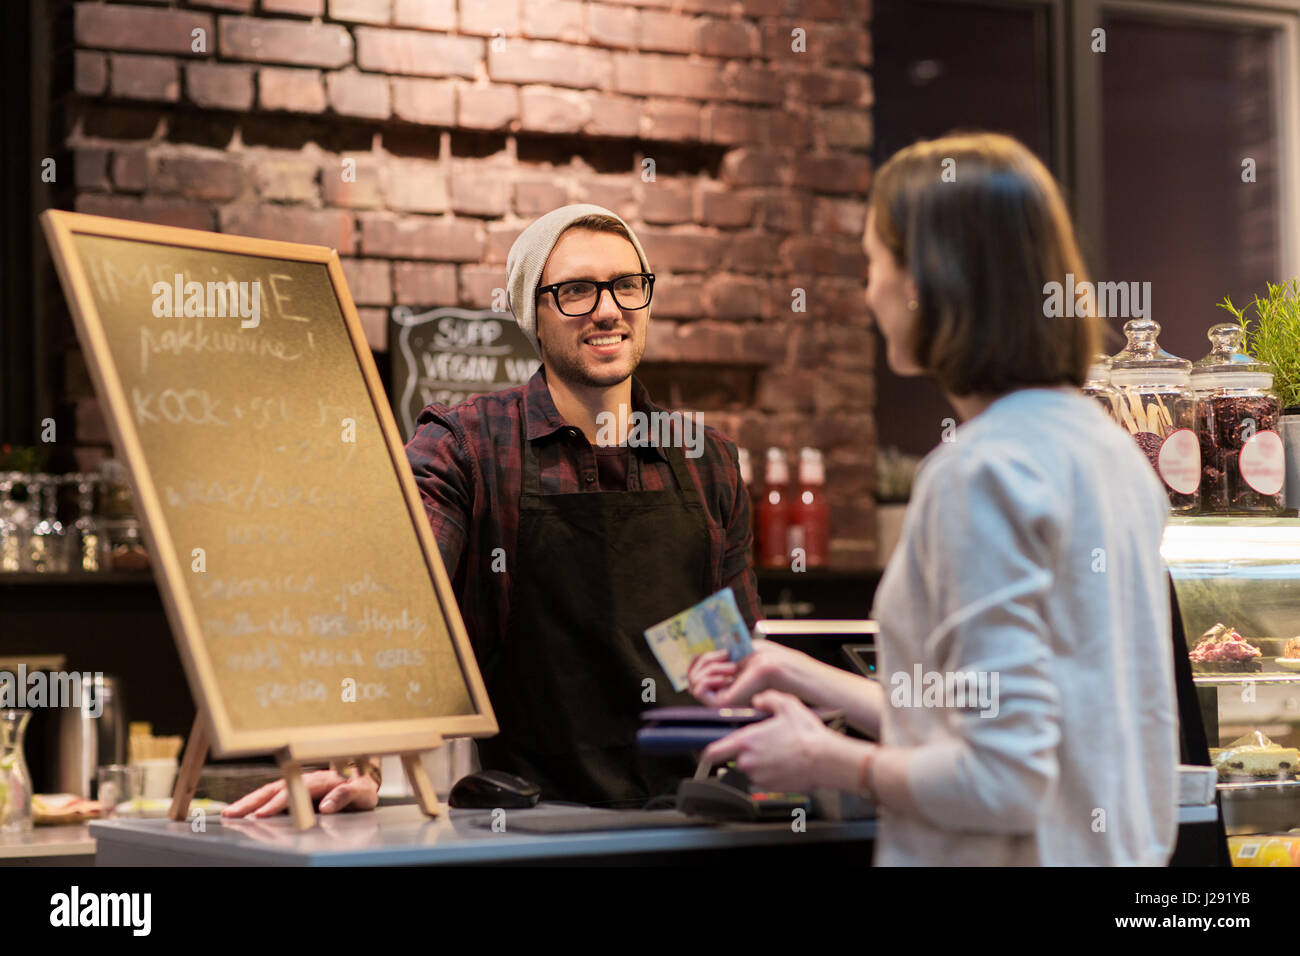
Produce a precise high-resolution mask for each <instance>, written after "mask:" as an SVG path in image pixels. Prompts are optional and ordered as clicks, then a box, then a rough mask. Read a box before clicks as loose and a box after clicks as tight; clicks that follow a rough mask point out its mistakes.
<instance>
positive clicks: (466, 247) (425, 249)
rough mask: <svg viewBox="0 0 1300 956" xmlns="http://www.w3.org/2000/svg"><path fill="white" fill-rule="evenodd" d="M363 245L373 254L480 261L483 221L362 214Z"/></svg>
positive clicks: (365, 250) (394, 256) (442, 217)
mask: <svg viewBox="0 0 1300 956" xmlns="http://www.w3.org/2000/svg"><path fill="white" fill-rule="evenodd" d="M361 248H362V251H363V252H364V253H365V254H366V255H369V256H384V257H392V258H396V257H398V256H400V257H402V258H405V259H437V260H439V261H441V262H478V261H480V260H481V259H482V258H483V230H482V224H481V223H478V222H476V221H474V220H472V219H450V218H448V217H446V216H439V217H436V218H435V217H431V216H394V215H391V214H388V213H362V214H361Z"/></svg>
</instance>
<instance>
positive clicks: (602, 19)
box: [587, 3, 641, 50]
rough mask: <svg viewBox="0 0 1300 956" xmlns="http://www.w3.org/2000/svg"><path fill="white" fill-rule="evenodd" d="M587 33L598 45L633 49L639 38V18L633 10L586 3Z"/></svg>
mask: <svg viewBox="0 0 1300 956" xmlns="http://www.w3.org/2000/svg"><path fill="white" fill-rule="evenodd" d="M587 33H588V35H589V36H590V37H591V42H592V43H595V44H597V45H599V46H612V47H621V48H622V49H625V50H635V49H636V48H637V46H638V44H639V43H640V39H641V19H640V16H639V15H638V14H637V11H635V10H626V9H621V8H618V7H607V6H604V5H602V4H599V3H590V4H588V5H587Z"/></svg>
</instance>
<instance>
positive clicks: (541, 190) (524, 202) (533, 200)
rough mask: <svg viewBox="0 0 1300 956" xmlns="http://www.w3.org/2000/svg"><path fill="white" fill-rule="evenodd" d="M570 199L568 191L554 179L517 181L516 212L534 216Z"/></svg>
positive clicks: (525, 215) (521, 214) (520, 214)
mask: <svg viewBox="0 0 1300 956" xmlns="http://www.w3.org/2000/svg"><path fill="white" fill-rule="evenodd" d="M568 201H569V196H568V193H567V192H566V191H565V190H564V188H563V187H562V186H558V185H556V183H555V181H554V180H553V179H541V180H536V181H530V182H518V183H515V214H516V215H519V216H524V217H526V218H529V219H531V218H534V217H536V216H540V215H542V214H543V213H548V212H550V211H551V210H552V209H558V208H559V207H560V206H563V205H565V204H566V203H567V202H568Z"/></svg>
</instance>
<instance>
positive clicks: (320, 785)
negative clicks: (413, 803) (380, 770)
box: [221, 770, 379, 818]
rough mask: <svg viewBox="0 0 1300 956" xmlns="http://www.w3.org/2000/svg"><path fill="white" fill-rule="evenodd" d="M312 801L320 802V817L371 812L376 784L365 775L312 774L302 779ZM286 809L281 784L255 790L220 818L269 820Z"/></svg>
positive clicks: (285, 793)
mask: <svg viewBox="0 0 1300 956" xmlns="http://www.w3.org/2000/svg"><path fill="white" fill-rule="evenodd" d="M302 782H303V783H305V784H306V785H307V792H308V793H309V794H311V798H312V799H313V800H316V799H317V798H319V799H320V806H319V809H320V812H321V813H338V812H339V811H340V810H373V809H374V808H375V807H377V806H378V805H379V784H378V783H376V782H375V780H374V779H373V778H372V777H370V776H369V775H368V774H364V773H359V774H356V775H355V776H352V777H344V776H341V775H340V774H337V773H335V772H334V771H333V770H313V771H311V772H310V773H304V774H303V775H302ZM288 806H289V793H288V789H287V788H286V787H285V784H284V781H283V780H277V781H275V782H274V783H268V784H267V785H266V786H264V787H258V788H257V789H256V790H254V791H253V792H252V793H248V794H245V795H244V796H242V797H240V798H239V799H238V800H236V801H235V802H234V803H232V804H231V805H230V806H228V807H226V808H225V809H224V810H222V811H221V815H222V816H223V817H254V818H256V817H269V816H273V815H275V814H277V813H281V812H283V811H284V810H285V808H287V807H288Z"/></svg>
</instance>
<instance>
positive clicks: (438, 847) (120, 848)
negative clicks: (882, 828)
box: [91, 804, 876, 866]
mask: <svg viewBox="0 0 1300 956" xmlns="http://www.w3.org/2000/svg"><path fill="white" fill-rule="evenodd" d="M599 812H601V811H593V810H591V809H589V808H585V807H573V806H566V805H562V804H541V805H540V806H538V807H535V808H533V809H529V810H506V811H505V826H506V830H505V832H493V831H492V830H490V829H484V828H481V827H477V826H474V825H472V821H475V820H479V819H483V818H490V814H491V811H487V810H454V809H451V810H449V809H446V808H444V815H443V816H441V817H438V818H434V819H430V818H428V817H425V816H424V815H423V813H421V812H420V809H419V808H418V807H417V806H415V805H414V804H406V805H402V806H390V807H380V808H379V809H377V810H375V811H373V812H364V813H341V814H334V815H328V816H321V817H318V821H319V825H318V826H316V827H314V828H312V829H311V830H308V831H306V832H302V833H299V832H297V831H295V830H294V829H293V826H292V825H291V823H290V820H289V818H288V817H287V816H283V815H282V816H277V817H270V818H267V819H263V820H257V821H253V820H222V819H221V818H219V817H217V818H212V817H209V818H208V819H207V821H206V822H207V829H206V832H203V833H195V832H193V831H192V829H191V826H190V824H189V823H175V822H172V821H170V820H121V819H119V820H105V821H96V822H95V823H93V824H91V833H92V835H93V836H94V837H95V839H96V840H97V842H98V844H99V853H98V857H97V860H96V862H97V864H98V865H100V866H132V865H169V866H184V865H199V866H221V865H228V866H430V865H443V864H463V863H511V862H521V863H522V862H536V861H557V860H561V859H572V858H578V857H581V858H584V859H586V858H592V857H610V858H613V857H621V856H628V855H644V854H658V853H671V852H674V851H700V850H725V849H731V848H739V847H777V846H785V847H792V848H793V847H798V846H799V845H801V844H807V845H813V844H824V843H828V842H841V841H847V842H852V843H861V844H862V852H863V860H862V862H863V864H864V865H866V864H868V863H870V851H869V848H868V844H869V842H870V841H871V840H872V839H873V838H874V837H875V833H876V823H875V821H874V820H859V821H853V822H848V823H834V822H829V821H811V822H809V823H808V824H807V829H806V831H803V832H796V831H794V830H793V829H792V827H791V826H790V824H789V823H786V822H773V823H726V824H721V825H716V826H691V827H667V828H661V829H652V830H615V831H602V832H583V833H555V834H543V835H537V834H529V833H522V832H512V831H511V830H510V829H509V827H510V822H511V821H512V820H518V819H521V818H523V817H525V816H529V817H537V816H543V815H548V814H549V815H553V814H557V813H562V814H573V813H583V814H594V813H599Z"/></svg>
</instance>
